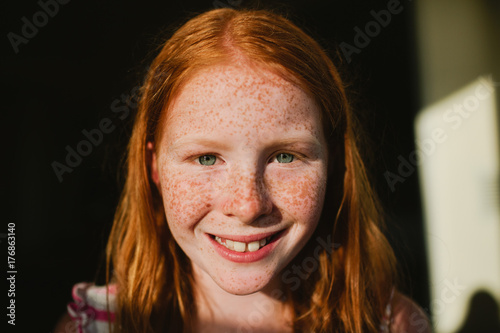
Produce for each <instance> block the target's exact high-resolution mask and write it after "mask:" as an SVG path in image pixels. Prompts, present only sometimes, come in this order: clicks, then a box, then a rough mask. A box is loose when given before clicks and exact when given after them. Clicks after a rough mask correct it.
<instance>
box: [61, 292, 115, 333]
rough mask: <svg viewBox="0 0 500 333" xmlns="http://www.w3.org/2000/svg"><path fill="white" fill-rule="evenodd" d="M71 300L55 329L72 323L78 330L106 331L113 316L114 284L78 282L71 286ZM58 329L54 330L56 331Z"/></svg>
mask: <svg viewBox="0 0 500 333" xmlns="http://www.w3.org/2000/svg"><path fill="white" fill-rule="evenodd" d="M72 297H73V302H71V303H69V304H68V315H67V316H64V317H63V318H61V320H60V321H59V323H58V326H57V327H56V328H57V329H63V328H65V327H68V325H71V323H73V325H74V326H73V327H77V328H78V330H79V332H88V333H94V332H95V333H100V332H108V331H109V328H110V323H112V322H113V321H114V317H115V307H116V305H115V298H116V286H114V285H110V286H109V287H106V286H96V285H94V284H92V283H78V284H76V285H75V286H74V287H73V291H72ZM57 332H58V331H57V330H56V333H57Z"/></svg>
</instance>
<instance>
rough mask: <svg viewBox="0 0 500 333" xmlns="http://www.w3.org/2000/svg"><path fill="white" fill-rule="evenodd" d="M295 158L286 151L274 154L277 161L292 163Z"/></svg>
mask: <svg viewBox="0 0 500 333" xmlns="http://www.w3.org/2000/svg"><path fill="white" fill-rule="evenodd" d="M293 160H295V156H294V155H292V154H288V153H279V154H278V155H276V161H278V163H292V162H293Z"/></svg>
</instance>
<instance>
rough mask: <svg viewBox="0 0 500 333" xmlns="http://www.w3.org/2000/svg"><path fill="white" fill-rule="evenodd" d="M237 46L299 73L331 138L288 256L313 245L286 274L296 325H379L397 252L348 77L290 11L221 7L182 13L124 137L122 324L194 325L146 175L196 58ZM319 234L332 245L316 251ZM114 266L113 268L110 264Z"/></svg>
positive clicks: (186, 278)
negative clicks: (316, 208)
mask: <svg viewBox="0 0 500 333" xmlns="http://www.w3.org/2000/svg"><path fill="white" fill-rule="evenodd" d="M235 55H238V56H243V57H245V58H246V59H248V61H251V62H253V63H256V64H258V65H260V66H262V67H263V68H266V69H268V70H270V71H273V72H274V73H277V74H279V75H281V76H283V77H284V78H285V79H287V80H289V81H291V82H293V83H294V84H297V85H299V86H300V87H301V88H302V89H303V90H304V91H305V92H306V93H308V94H309V95H310V96H311V98H313V99H314V100H315V101H316V102H317V104H318V105H319V106H320V109H321V117H322V121H323V124H324V130H325V131H324V133H325V134H326V137H327V141H328V148H329V154H330V156H329V174H328V186H327V194H326V199H325V205H324V209H323V212H322V216H321V219H320V222H319V225H318V227H317V229H316V231H315V234H314V235H313V237H311V239H310V241H309V242H308V244H307V245H306V246H305V248H304V249H303V250H302V251H301V253H300V254H299V255H298V256H297V257H296V258H295V259H294V260H293V262H292V263H291V264H290V265H293V264H294V263H299V264H300V263H301V262H302V260H304V259H305V258H308V257H311V256H313V251H316V252H315V254H314V255H316V257H317V260H318V265H317V269H316V270H314V271H313V272H311V273H310V274H309V276H308V278H307V280H305V281H303V282H302V283H301V285H300V288H298V289H297V290H295V291H293V292H291V290H290V286H287V285H285V288H287V290H285V292H284V294H285V295H287V296H288V297H287V298H286V302H287V303H288V304H289V305H290V306H291V307H292V309H293V314H294V319H293V328H294V330H295V331H297V332H306V331H307V332H376V331H378V327H379V323H380V320H381V318H382V317H383V312H384V308H385V305H386V304H387V302H388V300H389V295H390V293H391V288H392V287H393V284H394V274H395V259H394V254H393V252H392V249H391V247H390V246H389V244H388V242H387V240H386V238H385V237H384V235H383V233H382V231H381V228H382V221H381V219H382V218H381V217H382V214H381V211H380V208H379V204H378V202H377V198H376V195H375V193H374V192H373V190H372V188H371V187H370V184H369V181H368V177H367V173H366V169H365V166H364V163H363V161H362V159H361V156H360V152H359V149H358V146H359V143H360V134H359V133H360V130H359V126H358V124H357V123H356V120H355V118H354V115H353V113H352V111H351V108H350V105H349V102H348V98H347V96H346V91H345V87H344V84H343V82H342V80H341V78H340V76H339V73H338V71H337V69H336V67H335V66H334V64H333V62H332V61H331V59H330V58H329V57H328V56H327V54H326V53H325V52H324V50H323V49H322V48H321V47H320V46H319V44H318V43H317V42H316V41H314V40H313V39H312V38H311V37H310V36H308V35H307V34H306V33H304V32H303V31H302V30H301V29H299V28H298V27H297V26H295V25H294V24H293V23H291V22H290V21H289V20H287V19H285V18H283V17H281V16H279V15H276V14H273V13H270V12H267V11H255V10H241V11H239V10H233V9H217V10H212V11H208V12H206V13H203V14H201V15H198V16H196V17H195V18H193V19H191V20H189V21H188V22H187V23H185V24H184V25H183V26H182V27H181V28H180V29H179V30H177V32H176V33H175V34H174V35H173V36H172V37H171V38H170V39H169V40H168V41H166V43H165V44H164V46H163V48H162V49H161V51H160V52H159V54H158V55H157V56H156V58H155V59H154V61H153V63H152V65H151V67H150V68H149V71H148V74H147V77H146V80H145V82H144V84H143V87H142V90H141V97H140V102H139V107H138V113H137V115H136V118H135V123H134V127H133V131H132V137H131V139H130V142H129V145H128V155H127V173H126V183H125V187H124V190H123V192H122V196H121V199H120V203H119V206H118V209H117V211H116V215H115V220H114V224H113V228H112V231H111V235H110V238H109V242H108V247H107V267H108V269H107V272H108V274H107V280H108V283H116V285H117V287H118V295H117V319H116V322H115V329H116V330H117V331H119V332H158V331H161V330H163V329H166V328H167V327H168V331H169V332H190V331H192V326H190V325H191V323H192V322H193V321H194V319H195V318H196V308H195V306H194V304H195V300H194V296H193V277H192V272H191V265H190V261H189V258H187V257H186V255H185V254H184V253H183V252H182V251H181V250H180V248H179V246H178V245H177V244H176V242H175V241H174V239H173V237H172V235H171V233H170V231H169V229H168V226H167V223H166V220H165V214H164V208H163V204H162V201H161V198H160V194H159V193H158V191H157V189H156V187H155V186H154V183H153V182H152V180H151V177H150V166H149V163H150V159H151V156H150V151H149V150H148V149H147V148H146V146H147V143H148V142H155V141H157V140H158V139H159V137H160V136H161V128H160V127H159V126H158V124H160V123H161V120H162V118H163V117H164V116H165V113H166V112H168V106H169V103H170V102H171V101H172V98H173V97H174V96H175V95H176V94H177V93H178V92H179V90H180V89H182V85H183V83H185V82H186V80H187V79H188V78H189V77H191V76H192V75H194V73H195V72H196V71H197V70H199V69H200V68H204V67H207V66H212V65H216V64H220V63H227V62H228V61H231V59H233V57H235ZM318 237H321V238H322V239H325V240H326V239H327V238H328V237H329V238H330V239H331V240H333V242H335V243H338V244H339V246H340V247H339V248H338V249H335V250H334V251H328V249H325V248H323V249H322V250H321V251H320V252H319V255H318V253H317V249H316V248H317V243H315V242H316V240H317V238H318ZM110 269H112V273H110Z"/></svg>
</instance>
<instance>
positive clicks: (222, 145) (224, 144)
mask: <svg viewBox="0 0 500 333" xmlns="http://www.w3.org/2000/svg"><path fill="white" fill-rule="evenodd" d="M189 145H199V146H206V147H210V148H214V149H222V150H228V149H229V148H230V142H228V141H220V140H213V139H210V138H202V137H192V138H188V139H182V138H181V139H179V140H177V141H176V142H174V143H173V144H172V145H171V146H170V148H169V150H170V151H176V150H178V149H180V148H182V147H184V146H189ZM292 145H307V146H311V147H312V148H314V149H321V143H320V142H319V141H318V139H316V138H315V137H307V138H306V137H304V136H293V137H288V138H283V139H276V140H273V141H270V142H269V143H268V144H267V146H268V147H278V146H292Z"/></svg>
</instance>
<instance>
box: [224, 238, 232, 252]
mask: <svg viewBox="0 0 500 333" xmlns="http://www.w3.org/2000/svg"><path fill="white" fill-rule="evenodd" d="M226 247H227V248H228V249H230V250H233V251H234V242H233V241H232V240H230V239H226Z"/></svg>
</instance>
